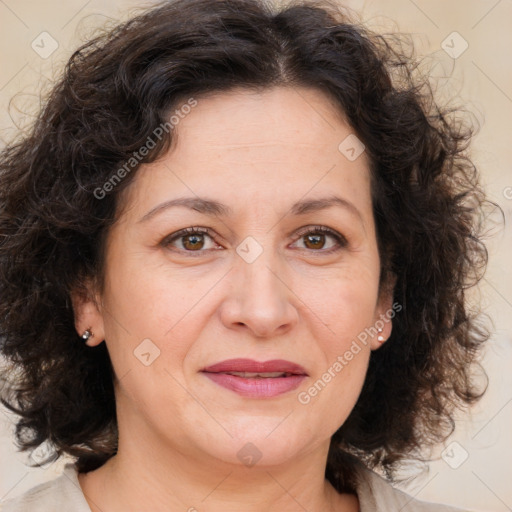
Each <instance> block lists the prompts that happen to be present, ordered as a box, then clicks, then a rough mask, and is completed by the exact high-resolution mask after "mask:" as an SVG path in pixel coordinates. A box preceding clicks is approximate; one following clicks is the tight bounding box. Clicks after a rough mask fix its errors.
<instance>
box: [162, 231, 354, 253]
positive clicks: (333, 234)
mask: <svg viewBox="0 0 512 512" xmlns="http://www.w3.org/2000/svg"><path fill="white" fill-rule="evenodd" d="M308 234H324V235H329V236H331V237H332V238H334V239H335V240H336V242H337V243H338V245H337V246H336V247H332V248H330V249H319V250H315V249H307V248H306V249H305V250H309V251H311V252H313V253H320V254H331V253H333V252H336V251H339V250H341V249H343V248H344V247H346V246H347V245H348V242H347V239H346V238H345V237H344V236H343V235H341V234H340V233H338V232H336V231H334V230H333V229H330V228H328V227H326V226H307V227H306V228H304V229H301V230H300V231H299V232H298V233H297V240H299V239H300V238H302V237H303V236H304V235H308ZM187 235H208V236H209V237H210V238H211V239H212V240H214V236H213V231H212V230H211V229H209V228H200V227H190V228H185V229H181V230H180V231H177V232H176V233H173V234H171V235H169V236H167V237H166V238H164V239H163V240H162V242H161V245H162V246H163V247H168V246H169V245H171V243H172V242H174V241H175V240H178V239H180V238H182V237H185V236H187ZM175 249H176V248H175ZM176 250H177V251H180V252H182V253H183V252H185V253H187V255H192V256H200V255H201V253H204V252H208V251H211V250H215V249H207V250H206V251H205V250H198V251H187V250H184V249H176Z"/></svg>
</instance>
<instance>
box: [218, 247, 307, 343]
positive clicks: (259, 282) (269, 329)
mask: <svg viewBox="0 0 512 512" xmlns="http://www.w3.org/2000/svg"><path fill="white" fill-rule="evenodd" d="M264 254H265V252H264V253H263V254H262V255H261V256H260V257H259V258H258V259H257V260H256V261H254V262H252V263H247V262H245V261H244V260H242V259H239V260H238V261H237V262H236V263H235V265H236V268H235V269H233V270H234V271H232V272H231V273H230V280H231V282H230V286H229V292H228V295H227V296H226V297H225V300H224V301H223V302H222V305H221V307H220V317H221V321H222V323H223V324H224V325H225V326H226V327H227V328H229V329H238V330H241V331H243V330H249V331H250V334H251V335H252V336H255V337H258V338H270V337H272V336H277V335H281V334H285V333H287V332H288V331H289V330H290V329H292V328H293V326H294V325H296V324H297V322H298V311H297V309H296V307H295V306H294V304H293V301H294V298H295V295H294V293H293V291H292V290H291V289H290V288H289V286H288V285H287V283H286V280H285V279H284V273H283V272H282V271H281V272H280V271H279V267H277V266H276V262H275V260H273V258H271V257H264Z"/></svg>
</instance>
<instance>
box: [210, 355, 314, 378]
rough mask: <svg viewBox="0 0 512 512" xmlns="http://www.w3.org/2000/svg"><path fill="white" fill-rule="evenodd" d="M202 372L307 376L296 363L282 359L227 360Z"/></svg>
mask: <svg viewBox="0 0 512 512" xmlns="http://www.w3.org/2000/svg"><path fill="white" fill-rule="evenodd" d="M202 371H203V372H209V373H221V372H248V373H271V372H283V373H292V374H295V375H307V372H306V370H305V369H304V368H303V367H302V366H300V365H299V364H297V363H292V362H290V361H285V360H284V359H272V360H271V361H255V360H253V359H227V360H226V361H221V362H220V363H215V364H213V365H211V366H207V367H206V368H203V370H202Z"/></svg>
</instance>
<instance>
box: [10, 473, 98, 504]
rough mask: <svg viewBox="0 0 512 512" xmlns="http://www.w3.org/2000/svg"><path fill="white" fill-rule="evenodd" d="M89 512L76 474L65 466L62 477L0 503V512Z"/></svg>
mask: <svg viewBox="0 0 512 512" xmlns="http://www.w3.org/2000/svg"><path fill="white" fill-rule="evenodd" d="M56 510H66V512H91V509H90V508H89V505H88V504H87V501H86V499H85V497H84V495H83V493H82V489H81V487H80V484H79V483H78V474H77V472H76V469H75V468H74V466H73V465H72V464H67V465H66V466H65V468H64V471H63V473H62V475H60V476H59V477H57V478H55V479H53V480H51V481H49V482H46V483H44V484H40V485H38V486H36V487H33V488H32V489H30V490H28V491H27V492H25V493H24V494H22V495H21V496H18V497H17V498H13V499H11V500H7V501H5V502H3V503H0V512H55V511H56Z"/></svg>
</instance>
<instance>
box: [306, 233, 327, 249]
mask: <svg viewBox="0 0 512 512" xmlns="http://www.w3.org/2000/svg"><path fill="white" fill-rule="evenodd" d="M303 240H304V244H305V245H306V247H307V248H308V249H323V246H324V245H325V235H322V234H320V235H305V236H304V237H303Z"/></svg>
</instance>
